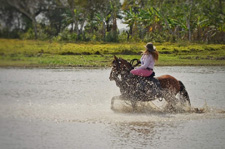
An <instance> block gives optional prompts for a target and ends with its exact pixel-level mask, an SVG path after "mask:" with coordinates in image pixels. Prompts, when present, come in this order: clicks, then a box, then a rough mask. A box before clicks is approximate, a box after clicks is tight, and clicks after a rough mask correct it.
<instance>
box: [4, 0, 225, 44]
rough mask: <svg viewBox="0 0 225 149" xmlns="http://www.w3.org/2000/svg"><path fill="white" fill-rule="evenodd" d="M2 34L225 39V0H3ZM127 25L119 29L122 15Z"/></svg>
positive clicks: (82, 38) (58, 38)
mask: <svg viewBox="0 0 225 149" xmlns="http://www.w3.org/2000/svg"><path fill="white" fill-rule="evenodd" d="M0 3H1V6H0V37H1V38H21V39H40V40H49V39H51V40H56V41H70V42H76V41H105V42H124V41H153V42H167V41H172V42H176V41H193V42H206V43H225V8H224V5H225V2H224V1H223V0H0ZM119 19H120V20H122V22H123V23H124V24H126V25H127V28H126V29H124V30H119V29H118V25H117V21H118V20H119Z"/></svg>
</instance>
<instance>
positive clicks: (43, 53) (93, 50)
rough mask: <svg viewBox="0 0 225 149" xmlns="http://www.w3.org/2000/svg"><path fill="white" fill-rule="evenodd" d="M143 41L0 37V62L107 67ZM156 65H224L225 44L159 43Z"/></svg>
mask: <svg viewBox="0 0 225 149" xmlns="http://www.w3.org/2000/svg"><path fill="white" fill-rule="evenodd" d="M144 45H145V43H76V44H75V43H57V42H49V41H34V40H15V39H0V66H2V67H3V66H14V67H60V66H69V67H70V66H71V67H108V66H110V64H111V61H112V60H113V55H117V56H119V57H122V58H124V59H127V60H131V59H133V58H138V59H139V58H140V57H141V55H140V53H141V51H143V50H144ZM155 45H156V47H157V50H158V51H159V53H160V57H159V61H158V62H157V63H156V65H160V66H165V65H170V66H174V65H225V45H223V44H209V45H208V44H190V43H163V44H159V43H156V44H155Z"/></svg>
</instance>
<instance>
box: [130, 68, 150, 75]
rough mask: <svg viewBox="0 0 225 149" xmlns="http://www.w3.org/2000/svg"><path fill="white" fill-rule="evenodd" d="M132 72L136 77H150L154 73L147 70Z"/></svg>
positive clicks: (134, 70)
mask: <svg viewBox="0 0 225 149" xmlns="http://www.w3.org/2000/svg"><path fill="white" fill-rule="evenodd" d="M130 72H131V73H132V74H133V75H136V76H142V77H148V76H150V75H151V74H152V72H153V71H152V70H147V69H133V70H131V71H130Z"/></svg>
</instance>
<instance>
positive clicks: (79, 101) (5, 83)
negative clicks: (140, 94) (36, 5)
mask: <svg viewBox="0 0 225 149" xmlns="http://www.w3.org/2000/svg"><path fill="white" fill-rule="evenodd" d="M155 71H156V74H157V75H162V74H170V75H172V76H174V77H176V78H178V79H179V80H181V81H182V82H183V83H184V84H185V86H186V88H187V91H188V92H189V95H190V99H191V103H192V106H193V107H194V108H203V109H204V110H205V112H204V113H201V114H198V113H194V112H183V113H157V112H151V111H144V112H139V113H135V112H127V111H120V112H115V111H112V110H111V109H110V106H111V105H110V102H111V98H112V97H113V96H116V95H119V89H118V88H117V87H116V85H115V82H110V81H109V79H108V77H109V73H110V69H4V68H1V69H0V146H1V148H4V149H11V148H16V149H22V148H28V149H38V148H41V149H44V148H54V149H55V148H58V149H61V148H79V149H82V148H94V149H95V148H96V149H100V148H104V149H105V148H109V149H111V148H129V149H130V148H160V149H161V148H162V149H164V148H184V149H186V148H187V149H189V148H195V149H198V148H209V149H211V148H218V149H220V148H224V146H225V142H224V140H225V135H224V132H225V112H224V110H225V100H224V95H225V67H156V69H155Z"/></svg>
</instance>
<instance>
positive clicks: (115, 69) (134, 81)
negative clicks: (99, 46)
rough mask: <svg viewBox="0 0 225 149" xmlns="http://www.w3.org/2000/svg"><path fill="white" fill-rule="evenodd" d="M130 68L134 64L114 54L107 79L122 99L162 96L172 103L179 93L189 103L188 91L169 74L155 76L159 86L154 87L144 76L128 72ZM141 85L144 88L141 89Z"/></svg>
mask: <svg viewBox="0 0 225 149" xmlns="http://www.w3.org/2000/svg"><path fill="white" fill-rule="evenodd" d="M132 69H134V66H133V65H132V64H131V63H129V62H127V61H126V60H124V59H122V58H117V57H116V56H114V60H113V62H112V70H111V73H110V77H109V79H110V80H111V81H112V80H114V81H115V82H116V85H117V86H118V87H119V88H120V92H121V96H122V98H123V99H128V100H131V101H151V100H155V99H156V98H164V99H165V100H166V101H167V102H168V103H171V105H172V104H176V103H175V102H176V95H177V94H178V93H180V95H182V98H183V99H182V100H183V102H188V104H189V105H191V103H190V99H189V95H188V92H187V91H186V89H185V86H184V84H183V83H182V82H181V81H179V80H177V79H176V78H174V77H172V76H170V75H162V76H159V77H156V79H158V81H159V82H160V85H161V88H157V87H154V84H153V83H152V82H151V81H149V80H148V79H147V78H146V77H138V76H133V75H132V74H131V73H130V71H131V70H132ZM140 82H141V83H140ZM143 87H144V89H142V88H143ZM155 92H156V93H155ZM162 92H163V93H162Z"/></svg>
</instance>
